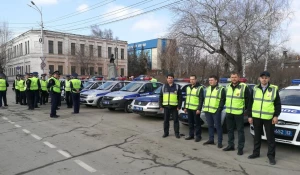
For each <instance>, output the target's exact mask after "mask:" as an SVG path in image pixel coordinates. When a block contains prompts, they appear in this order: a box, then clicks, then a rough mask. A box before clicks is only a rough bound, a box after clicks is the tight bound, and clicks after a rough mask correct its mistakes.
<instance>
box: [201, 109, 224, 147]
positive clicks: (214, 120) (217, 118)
mask: <svg viewBox="0 0 300 175" xmlns="http://www.w3.org/2000/svg"><path fill="white" fill-rule="evenodd" d="M205 117H206V121H207V125H208V133H209V140H210V141H214V135H215V128H216V130H217V133H218V143H222V141H223V133H222V132H223V131H222V126H221V112H216V113H210V112H205Z"/></svg>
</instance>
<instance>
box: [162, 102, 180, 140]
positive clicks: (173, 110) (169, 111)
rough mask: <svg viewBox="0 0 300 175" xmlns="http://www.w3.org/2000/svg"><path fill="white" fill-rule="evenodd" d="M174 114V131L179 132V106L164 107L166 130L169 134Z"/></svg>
mask: <svg viewBox="0 0 300 175" xmlns="http://www.w3.org/2000/svg"><path fill="white" fill-rule="evenodd" d="M171 115H172V118H173V121H174V131H175V134H179V119H178V111H177V107H173V108H168V107H165V108H164V132H165V134H169V128H170V116H171Z"/></svg>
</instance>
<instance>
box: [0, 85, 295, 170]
mask: <svg viewBox="0 0 300 175" xmlns="http://www.w3.org/2000/svg"><path fill="white" fill-rule="evenodd" d="M10 89H11V88H10ZM8 97H9V98H8V105H9V106H8V108H7V109H0V155H1V156H0V174H1V175H2V174H3V175H11V174H16V175H22V174H32V175H77V174H78V175H85V174H87V175H88V174H98V175H123V174H128V175H135V174H142V175H150V174H151V175H162V174H166V175H168V174H170V175H198V174H203V175H205V174H243V175H248V174H249V175H250V174H254V175H257V174H272V175H274V174H289V175H292V174H300V167H299V160H300V159H299V157H300V149H299V147H296V146H292V145H285V144H277V152H276V159H277V165H275V166H271V165H269V163H268V159H267V157H266V153H267V145H266V143H265V142H264V143H263V144H262V150H261V157H260V158H258V159H255V160H249V159H247V156H248V155H249V154H251V152H252V148H253V145H252V143H253V139H252V136H251V135H250V134H249V126H248V125H247V126H246V127H245V132H246V147H245V149H244V152H245V154H244V155H243V156H238V155H237V152H236V151H232V152H224V151H222V150H220V149H218V148H217V147H216V146H214V145H212V146H203V145H202V144H203V142H204V141H206V140H207V139H208V132H207V129H203V134H202V137H203V140H202V141H201V142H200V143H195V142H194V141H185V140H184V138H181V139H176V138H175V136H174V132H173V129H172V128H171V132H170V136H169V137H167V138H162V137H161V136H162V135H163V131H162V126H163V124H162V123H163V121H162V119H160V118H155V117H141V116H139V115H136V114H127V113H124V112H123V111H114V112H110V111H108V110H107V109H102V110H100V109H97V108H91V107H86V106H81V110H80V113H81V114H80V115H72V114H71V112H72V111H71V109H68V108H66V105H65V104H64V103H63V105H62V107H61V109H60V110H59V111H58V115H60V116H61V117H60V118H58V119H52V118H50V117H49V112H50V105H49V104H47V105H45V106H42V107H41V108H40V109H36V110H34V111H28V110H27V107H25V106H20V105H16V104H14V93H13V92H12V91H11V90H9V91H8ZM171 126H172V124H171ZM180 127H181V128H180V129H181V133H184V134H186V133H188V128H187V126H184V125H181V126H180ZM226 143H227V135H224V141H223V144H224V145H225V146H226Z"/></svg>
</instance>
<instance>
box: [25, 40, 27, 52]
mask: <svg viewBox="0 0 300 175" xmlns="http://www.w3.org/2000/svg"><path fill="white" fill-rule="evenodd" d="M25 55H27V42H25Z"/></svg>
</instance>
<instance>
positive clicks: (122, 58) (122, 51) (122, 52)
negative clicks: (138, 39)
mask: <svg viewBox="0 0 300 175" xmlns="http://www.w3.org/2000/svg"><path fill="white" fill-rule="evenodd" d="M121 60H124V49H121Z"/></svg>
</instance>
